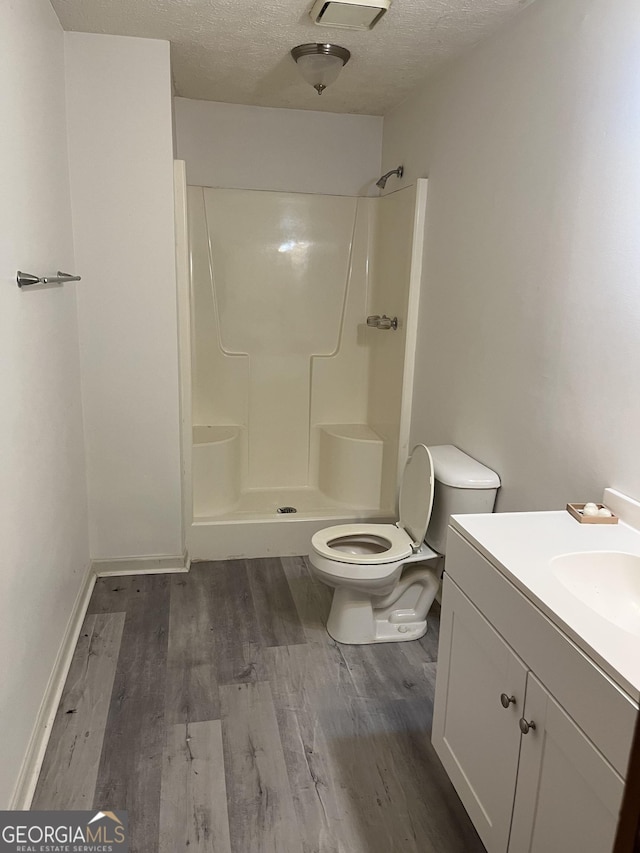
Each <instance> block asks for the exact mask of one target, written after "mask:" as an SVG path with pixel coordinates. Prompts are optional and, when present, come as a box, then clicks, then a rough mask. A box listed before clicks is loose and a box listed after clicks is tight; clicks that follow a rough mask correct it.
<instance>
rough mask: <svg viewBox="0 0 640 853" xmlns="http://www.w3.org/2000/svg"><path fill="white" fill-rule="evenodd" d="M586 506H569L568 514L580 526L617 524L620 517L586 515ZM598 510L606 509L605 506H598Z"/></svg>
mask: <svg viewBox="0 0 640 853" xmlns="http://www.w3.org/2000/svg"><path fill="white" fill-rule="evenodd" d="M585 506H586V504H567V512H568V513H569V515H572V516H573V517H574V518H575V519H576V521H579V522H580V524H617V523H618V516H617V515H613V513H612V514H611V515H585V514H584V512H583V510H584V508H585ZM596 506H597V507H598V509H605V505H604V504H596Z"/></svg>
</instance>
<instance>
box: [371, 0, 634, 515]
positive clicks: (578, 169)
mask: <svg viewBox="0 0 640 853" xmlns="http://www.w3.org/2000/svg"><path fill="white" fill-rule="evenodd" d="M639 138H640V7H638V4H637V2H636V0H617V2H615V3H611V2H610V0H563V2H561V3H558V2H557V0H537V2H536V3H533V4H532V5H531V6H529V7H528V8H527V9H525V10H524V11H523V12H522V13H521V14H520V16H519V17H518V18H516V19H515V20H514V21H513V22H512V23H511V24H510V25H508V26H507V27H506V28H505V29H504V30H502V31H501V32H500V33H498V34H497V35H496V36H494V37H493V38H491V39H489V40H487V41H485V42H483V43H482V44H480V45H479V46H478V47H477V48H476V49H475V50H474V51H473V52H472V53H471V54H469V55H468V56H467V57H466V58H464V59H462V60H460V61H458V62H456V63H455V64H454V65H452V66H450V67H448V68H447V69H445V70H444V71H443V72H442V74H441V76H440V77H439V79H437V80H436V81H434V82H431V83H430V84H428V85H425V86H423V87H422V88H421V89H420V90H419V91H417V92H416V93H415V94H414V95H413V96H412V97H411V98H410V99H409V100H407V101H406V102H405V103H403V104H402V105H400V106H399V107H398V108H397V109H396V110H395V111H394V112H393V113H391V114H389V115H388V116H386V118H385V124H384V154H383V169H382V170H383V171H386V170H388V169H390V168H393V167H394V166H396V165H397V163H399V162H402V163H404V166H405V178H404V179H403V181H404V183H405V184H409V183H412V182H413V181H415V179H416V177H418V176H423V175H428V176H429V205H428V214H427V222H428V227H427V246H426V254H425V277H424V284H423V295H422V303H421V304H422V313H421V321H420V338H419V347H418V366H417V372H416V380H415V397H414V400H415V404H414V417H413V429H412V432H413V439H414V440H415V441H426V442H430V443H441V442H452V443H454V444H457V445H459V446H460V447H462V448H463V449H465V450H466V451H468V452H469V453H471V454H472V455H474V456H476V457H477V458H478V459H480V460H481V461H482V462H484V463H486V464H488V465H490V466H491V467H493V468H495V469H496V471H498V472H499V473H500V474H501V476H502V481H503V488H502V491H501V494H500V498H499V504H498V506H499V509H501V510H522V509H543V508H559V507H562V506H563V505H564V504H565V502H566V501H569V500H575V501H579V500H586V499H591V500H597V499H598V498H599V497H600V495H601V493H602V488H603V486H607V485H609V486H614V487H616V488H618V489H620V490H622V491H626V492H628V493H630V494H632V495H635V496H636V497H637V496H640V463H639V462H638V449H637V442H638V424H639V423H640V394H639V393H638V376H639V375H640V344H639V341H640V288H639V287H638V281H639V280H640V243H639V242H638V233H640V158H639V157H638V139H639Z"/></svg>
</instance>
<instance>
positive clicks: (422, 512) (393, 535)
mask: <svg viewBox="0 0 640 853" xmlns="http://www.w3.org/2000/svg"><path fill="white" fill-rule="evenodd" d="M433 491H434V477H433V461H432V459H431V454H430V453H429V450H428V449H427V448H426V447H425V446H424V444H417V445H416V446H415V447H414V448H413V450H412V451H411V455H410V456H409V458H408V460H407V463H406V465H405V467H404V473H403V475H402V483H401V486H400V498H399V506H400V519H399V521H398V523H397V524H337V525H334V526H333V527H325V528H324V530H320V531H318V533H315V534H314V535H313V536H312V538H311V546H312V548H313V550H314V551H315V552H316V554H318V555H320V556H321V557H324V558H325V560H329V561H333V562H336V563H347V564H350V565H353V566H361V567H364V566H379V565H384V564H388V563H398V562H401V561H403V560H406V559H407V558H408V557H410V556H411V555H412V554H414V553H415V552H416V551H418V550H420V549H422V547H423V543H424V537H425V535H426V533H427V527H428V525H429V519H430V518H431V509H432V507H433ZM339 573H340V571H338V572H337V574H339ZM360 574H361V572H360Z"/></svg>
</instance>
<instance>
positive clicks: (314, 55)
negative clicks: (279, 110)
mask: <svg viewBox="0 0 640 853" xmlns="http://www.w3.org/2000/svg"><path fill="white" fill-rule="evenodd" d="M291 56H292V57H293V58H294V60H295V61H296V64H297V66H298V69H299V71H300V73H301V74H302V76H303V77H304V79H305V80H306V81H307V83H309V84H310V85H311V86H313V88H314V89H315V90H316V92H317V93H318V94H319V95H321V94H322V93H323V92H324V90H325V89H326V88H327V86H329V85H331V83H333V81H334V80H336V79H337V77H338V74H340V71H341V70H342V68H343V66H345V65H346V64H347V62H348V61H349V58H350V56H351V53H350V52H349V51H348V50H347V48H346V47H340V45H338V44H299V45H297V47H294V48H293V50H292V51H291Z"/></svg>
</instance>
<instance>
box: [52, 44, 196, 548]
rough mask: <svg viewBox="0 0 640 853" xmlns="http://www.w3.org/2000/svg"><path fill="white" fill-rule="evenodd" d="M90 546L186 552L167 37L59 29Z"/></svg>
mask: <svg viewBox="0 0 640 853" xmlns="http://www.w3.org/2000/svg"><path fill="white" fill-rule="evenodd" d="M65 50H66V71H67V100H68V127H69V157H70V164H71V170H70V171H71V192H72V206H73V221H74V241H75V248H76V264H77V268H78V270H80V272H81V274H82V276H83V281H82V289H80V290H79V299H78V302H79V324H80V349H81V362H82V390H83V404H84V416H85V426H86V451H87V468H88V489H89V510H90V541H91V555H92V557H93V558H94V559H95V558H98V559H111V558H117V557H136V556H149V555H167V556H172V555H177V554H180V553H181V551H182V524H181V491H180V439H179V394H178V356H177V319H176V278H175V247H174V211H173V151H172V129H171V84H170V67H169V44H168V43H167V42H161V41H155V40H150V39H135V38H124V37H120V36H106V35H90V34H86V33H66V34H65Z"/></svg>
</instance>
